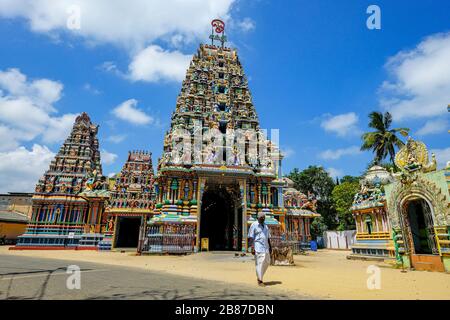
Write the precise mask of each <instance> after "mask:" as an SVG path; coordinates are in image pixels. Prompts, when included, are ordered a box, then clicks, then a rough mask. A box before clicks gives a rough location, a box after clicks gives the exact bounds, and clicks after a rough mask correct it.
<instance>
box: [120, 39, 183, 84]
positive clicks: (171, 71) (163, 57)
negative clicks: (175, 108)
mask: <svg viewBox="0 0 450 320" xmlns="http://www.w3.org/2000/svg"><path fill="white" fill-rule="evenodd" d="M190 60H191V56H190V55H184V54H182V53H181V52H179V51H165V50H163V49H162V48H161V47H159V46H156V45H151V46H149V47H147V48H145V49H144V50H142V51H140V52H139V53H138V54H137V55H135V56H134V57H133V58H132V62H131V63H130V65H129V67H128V76H127V77H128V78H129V79H131V80H132V81H139V80H142V81H148V82H158V81H160V80H171V81H177V82H180V81H182V80H183V79H184V78H185V75H186V69H187V68H188V66H189V62H190Z"/></svg>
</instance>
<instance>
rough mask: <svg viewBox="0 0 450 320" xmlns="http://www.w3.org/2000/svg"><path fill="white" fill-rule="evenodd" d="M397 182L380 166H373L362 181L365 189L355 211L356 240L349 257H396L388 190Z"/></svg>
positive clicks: (361, 191)
mask: <svg viewBox="0 0 450 320" xmlns="http://www.w3.org/2000/svg"><path fill="white" fill-rule="evenodd" d="M393 181H394V178H393V176H392V175H391V174H390V173H389V172H388V171H387V170H386V169H384V168H383V167H380V166H373V167H371V168H370V169H369V170H367V172H366V173H365V174H364V176H363V178H362V179H361V181H360V185H361V189H360V191H359V192H358V193H357V194H356V195H355V198H354V200H353V205H352V208H351V210H352V213H353V217H354V218H355V224H356V241H355V243H354V244H353V245H352V254H351V255H350V256H349V258H380V259H389V258H391V259H394V258H395V250H394V243H393V240H392V232H391V224H390V222H389V215H388V212H387V207H386V194H385V190H384V188H385V186H386V185H387V184H390V183H392V182H393Z"/></svg>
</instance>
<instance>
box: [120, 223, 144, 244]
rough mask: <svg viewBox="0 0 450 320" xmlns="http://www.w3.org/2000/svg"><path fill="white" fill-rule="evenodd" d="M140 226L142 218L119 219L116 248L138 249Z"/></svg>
mask: <svg viewBox="0 0 450 320" xmlns="http://www.w3.org/2000/svg"><path fill="white" fill-rule="evenodd" d="M140 226H141V218H140V217H118V224H117V230H116V245H115V247H116V248H137V246H138V241H139V228H140Z"/></svg>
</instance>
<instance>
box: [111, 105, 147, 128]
mask: <svg viewBox="0 0 450 320" xmlns="http://www.w3.org/2000/svg"><path fill="white" fill-rule="evenodd" d="M137 104H138V101H137V100H136V99H129V100H127V101H125V102H122V103H121V104H120V105H118V106H117V107H115V108H114V109H113V111H112V113H113V115H115V116H116V117H117V118H119V119H121V120H124V121H128V122H130V123H132V124H136V125H145V124H151V123H153V122H154V119H153V118H152V117H151V116H149V115H147V114H146V113H145V112H144V111H142V110H140V109H138V108H137V107H136V106H137Z"/></svg>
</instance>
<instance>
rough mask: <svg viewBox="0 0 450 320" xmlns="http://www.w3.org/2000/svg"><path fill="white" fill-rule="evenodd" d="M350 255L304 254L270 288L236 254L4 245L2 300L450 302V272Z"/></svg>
mask: <svg viewBox="0 0 450 320" xmlns="http://www.w3.org/2000/svg"><path fill="white" fill-rule="evenodd" d="M348 254H349V251H332V250H319V251H318V252H308V253H307V254H305V255H296V256H295V266H271V267H269V270H268V272H267V274H266V276H265V279H264V280H265V281H266V282H267V286H266V287H265V288H259V287H258V286H257V285H256V279H255V274H254V262H253V259H252V256H245V257H241V256H238V257H236V256H235V254H234V253H233V252H207V253H199V254H193V255H183V256H159V255H158V256H136V254H135V253H132V252H127V251H123V252H119V251H113V252H96V251H16V250H8V247H6V246H3V247H0V299H6V298H9V299H14V298H17V299H24V298H30V299H36V298H42V299H95V298H101V299H104V298H115V299H218V298H221V299H274V298H278V299H450V275H449V274H446V273H438V272H425V271H411V270H406V272H402V270H401V269H394V268H392V267H391V266H390V265H389V264H387V263H383V262H376V261H359V260H348V259H347V258H346V256H347V255H348ZM69 265H78V266H79V267H80V269H81V289H80V290H76V289H75V290H68V289H67V288H66V279H67V277H68V276H69V275H68V274H67V273H66V268H67V266H69ZM374 266H375V267H374ZM377 267H378V268H377ZM373 270H379V277H378V279H379V282H377V285H374V284H373V283H374V282H372V281H370V279H373V277H374V275H373V273H372V272H373ZM368 279H369V286H368ZM371 284H372V285H371ZM369 288H371V289H369ZM378 288H379V289H378Z"/></svg>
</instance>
